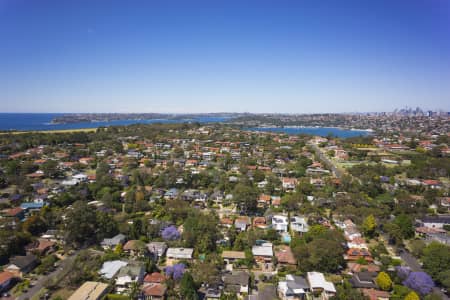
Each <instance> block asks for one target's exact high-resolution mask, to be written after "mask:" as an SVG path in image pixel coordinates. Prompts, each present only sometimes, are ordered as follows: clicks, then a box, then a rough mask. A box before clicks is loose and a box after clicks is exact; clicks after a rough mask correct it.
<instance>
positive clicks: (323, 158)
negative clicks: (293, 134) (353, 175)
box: [308, 143, 344, 178]
mask: <svg viewBox="0 0 450 300" xmlns="http://www.w3.org/2000/svg"><path fill="white" fill-rule="evenodd" d="M308 145H309V146H311V147H312V149H313V150H314V152H315V153H316V154H317V156H319V159H320V160H321V161H322V162H323V163H324V164H325V165H326V166H327V167H328V168H330V169H331V171H332V172H333V173H334V174H335V175H336V177H337V178H341V177H342V176H343V175H344V174H343V172H342V171H341V170H339V169H338V168H337V167H336V166H335V165H334V163H333V162H332V161H331V160H330V159H329V158H328V157H326V155H325V154H323V153H322V151H321V150H320V148H319V146H317V145H316V144H314V143H308Z"/></svg>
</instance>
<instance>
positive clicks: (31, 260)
mask: <svg viewBox="0 0 450 300" xmlns="http://www.w3.org/2000/svg"><path fill="white" fill-rule="evenodd" d="M9 262H10V265H9V266H7V267H6V269H5V271H8V272H11V273H12V274H14V276H16V277H23V275H24V274H27V273H29V272H31V271H32V270H33V269H34V268H35V267H36V266H37V265H38V263H39V260H38V258H37V257H36V256H35V255H33V254H28V255H26V256H14V257H12V258H11V259H10V260H9Z"/></svg>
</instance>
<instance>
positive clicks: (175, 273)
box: [164, 264, 185, 280]
mask: <svg viewBox="0 0 450 300" xmlns="http://www.w3.org/2000/svg"><path fill="white" fill-rule="evenodd" d="M184 270H185V266H184V264H175V265H173V266H168V267H166V268H165V269H164V272H165V273H166V275H167V276H169V277H172V278H173V279H174V280H180V279H181V277H183V273H184Z"/></svg>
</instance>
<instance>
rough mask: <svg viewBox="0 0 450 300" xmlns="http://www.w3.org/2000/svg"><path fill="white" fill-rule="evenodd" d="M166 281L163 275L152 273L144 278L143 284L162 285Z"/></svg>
mask: <svg viewBox="0 0 450 300" xmlns="http://www.w3.org/2000/svg"><path fill="white" fill-rule="evenodd" d="M164 280H166V277H164V275H163V274H161V273H158V272H154V273H152V274H147V275H145V277H144V282H146V283H162V282H164Z"/></svg>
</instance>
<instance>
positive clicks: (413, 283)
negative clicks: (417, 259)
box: [403, 272, 434, 295]
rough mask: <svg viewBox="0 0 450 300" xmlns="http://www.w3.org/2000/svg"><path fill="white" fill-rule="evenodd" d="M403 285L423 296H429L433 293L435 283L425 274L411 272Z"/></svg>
mask: <svg viewBox="0 0 450 300" xmlns="http://www.w3.org/2000/svg"><path fill="white" fill-rule="evenodd" d="M403 285H405V286H407V287H409V288H410V289H413V290H415V291H416V292H418V293H419V294H421V295H427V294H429V293H431V292H432V291H433V288H434V282H433V279H431V277H430V275H428V274H427V273H425V272H411V273H410V274H409V276H408V278H407V279H406V280H405V281H403Z"/></svg>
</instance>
